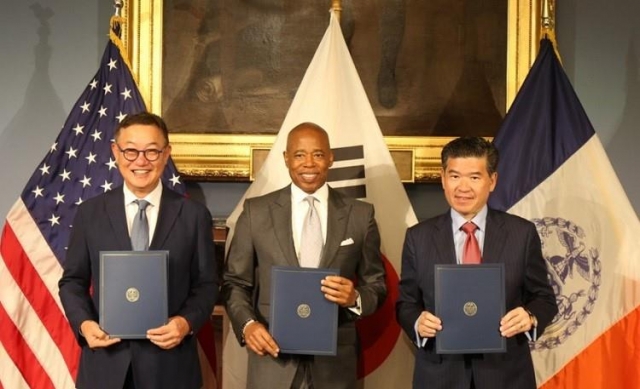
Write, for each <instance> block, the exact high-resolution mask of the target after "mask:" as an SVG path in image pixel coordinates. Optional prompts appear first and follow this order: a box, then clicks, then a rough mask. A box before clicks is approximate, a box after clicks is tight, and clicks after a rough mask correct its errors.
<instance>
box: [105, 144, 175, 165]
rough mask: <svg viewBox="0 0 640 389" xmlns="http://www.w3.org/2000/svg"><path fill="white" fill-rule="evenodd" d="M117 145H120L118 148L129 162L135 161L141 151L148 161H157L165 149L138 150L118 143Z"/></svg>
mask: <svg viewBox="0 0 640 389" xmlns="http://www.w3.org/2000/svg"><path fill="white" fill-rule="evenodd" d="M116 146H118V150H120V152H121V153H122V155H123V156H124V159H126V160H127V161H129V162H133V161H135V160H136V159H138V156H140V153H142V155H144V157H145V158H146V159H147V161H149V162H154V161H157V160H158V158H160V154H162V152H163V151H164V148H163V149H162V150H158V149H146V150H138V149H122V148H121V147H120V146H119V145H118V144H116Z"/></svg>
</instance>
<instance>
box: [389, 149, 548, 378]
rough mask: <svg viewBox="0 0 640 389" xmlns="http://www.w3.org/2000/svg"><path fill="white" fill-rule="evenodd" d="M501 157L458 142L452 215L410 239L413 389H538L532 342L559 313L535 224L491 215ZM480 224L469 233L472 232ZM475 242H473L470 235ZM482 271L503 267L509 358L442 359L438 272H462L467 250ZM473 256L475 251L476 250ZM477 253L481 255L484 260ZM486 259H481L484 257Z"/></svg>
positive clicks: (452, 152) (402, 303)
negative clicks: (485, 266)
mask: <svg viewBox="0 0 640 389" xmlns="http://www.w3.org/2000/svg"><path fill="white" fill-rule="evenodd" d="M497 165H498V151H497V149H496V148H495V146H494V145H493V144H492V143H491V142H489V141H487V140H485V139H483V138H480V137H463V138H458V139H455V140H453V141H451V142H450V143H449V144H447V145H446V146H445V147H444V148H443V150H442V169H441V175H442V187H443V188H444V194H445V197H446V199H447V202H448V203H449V205H450V206H451V209H450V211H449V212H447V213H445V214H443V215H440V216H436V217H434V218H432V219H428V220H425V221H423V222H421V223H419V224H417V225H415V226H413V227H411V228H409V230H408V231H407V234H406V238H405V243H404V249H403V253H402V271H401V277H400V295H399V298H398V301H397V303H396V314H397V318H398V322H399V323H400V325H401V326H402V328H403V329H404V331H405V332H406V334H407V335H408V336H409V338H410V339H411V340H412V342H413V343H414V344H415V345H416V346H417V348H418V350H417V352H416V356H415V366H414V375H413V387H414V388H426V387H429V388H435V389H438V388H441V389H468V388H478V389H501V388H504V389H513V388H518V389H527V388H531V389H533V388H535V387H536V381H535V375H534V370H533V363H532V359H531V353H530V351H529V344H528V340H529V339H528V338H535V336H536V335H539V334H541V333H542V332H543V331H544V329H545V327H546V326H547V324H548V323H550V322H551V320H552V319H553V317H554V316H555V315H556V313H557V312H558V308H557V305H556V301H555V296H554V294H553V290H552V289H551V287H550V286H549V282H548V280H547V268H546V264H545V261H544V258H543V256H542V250H541V243H540V238H539V236H538V233H537V231H536V228H535V226H534V225H533V223H531V222H529V221H527V220H525V219H522V218H520V217H517V216H514V215H510V214H507V213H504V212H499V211H496V210H493V209H489V208H488V207H487V200H488V198H489V194H490V193H491V192H492V191H493V189H494V188H495V185H496V182H497V178H498V177H497V173H496V169H497ZM468 222H471V223H473V224H474V226H473V229H475V232H470V233H469V235H468V236H467V233H466V232H464V230H463V229H466V227H465V224H467V223H468ZM471 234H473V236H472V235H471ZM471 241H473V242H477V243H478V245H479V247H478V246H476V247H478V248H479V249H480V251H481V259H480V258H479V257H477V259H478V260H481V261H482V262H483V263H504V266H505V299H506V310H507V313H506V315H505V316H504V317H503V318H502V319H501V320H500V323H496V330H497V329H498V327H499V329H500V332H501V334H502V336H504V337H506V338H508V339H507V352H506V353H497V354H457V355H453V354H436V353H435V343H436V342H438V331H440V330H442V328H443V327H444V326H446V325H447V323H442V321H441V320H440V318H438V317H436V316H435V315H434V314H433V312H434V311H435V306H434V265H436V264H456V263H457V264H462V263H466V262H467V260H468V259H471V257H472V256H473V255H472V254H468V255H466V256H468V257H469V258H468V259H467V260H465V258H464V257H465V253H467V250H465V245H466V244H467V242H469V244H471ZM469 251H473V250H471V249H470V250H469ZM477 251H478V250H476V252H477ZM478 254H480V253H478Z"/></svg>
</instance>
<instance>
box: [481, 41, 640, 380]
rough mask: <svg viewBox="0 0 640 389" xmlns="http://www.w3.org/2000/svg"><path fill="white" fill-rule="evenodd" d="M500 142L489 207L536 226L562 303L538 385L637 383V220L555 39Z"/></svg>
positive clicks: (548, 335) (545, 341)
mask: <svg viewBox="0 0 640 389" xmlns="http://www.w3.org/2000/svg"><path fill="white" fill-rule="evenodd" d="M494 141H495V144H496V146H497V147H498V149H499V151H500V157H501V161H500V165H499V166H500V167H499V169H498V185H497V188H496V190H495V192H494V193H493V194H492V195H491V198H490V200H489V203H490V205H491V206H493V207H495V208H498V209H502V210H507V211H509V212H511V213H514V214H517V215H520V216H522V217H524V218H527V219H529V220H531V221H532V222H533V223H535V224H536V226H537V227H538V233H539V234H540V238H541V239H542V250H543V254H544V256H545V259H546V261H547V266H548V269H549V280H550V283H551V285H552V286H553V289H554V291H555V293H556V301H557V302H558V307H559V309H560V312H559V314H558V315H557V316H556V317H555V319H554V320H553V322H552V323H551V324H550V325H549V327H547V329H546V331H545V332H544V334H543V335H542V337H541V338H539V339H538V341H537V342H536V343H535V344H533V346H532V348H531V349H532V350H531V351H532V355H533V359H534V364H535V369H536V380H537V383H538V386H539V387H541V388H545V389H555V388H558V389H559V388H563V389H583V388H590V389H597V388H638V387H640V369H639V368H638V367H639V366H640V353H639V352H638V345H640V249H639V248H640V247H639V246H638V237H640V222H639V221H638V217H637V215H636V213H635V212H634V210H633V208H632V207H631V204H630V203H629V200H628V198H627V196H626V194H625V192H624V189H623V188H622V186H621V185H620V182H619V181H618V178H617V177H616V174H615V172H614V170H613V168H612V166H611V163H610V162H609V159H608V158H607V155H606V153H605V151H604V148H603V147H602V144H601V143H600V139H599V138H598V135H597V134H596V133H595V131H594V129H593V127H592V125H591V123H590V122H589V119H588V117H587V115H586V112H585V111H584V109H583V107H582V105H581V104H580V101H579V99H578V96H577V95H576V93H575V92H574V90H573V88H572V86H571V83H570V82H569V79H568V78H567V75H566V74H565V72H564V70H563V69H562V65H561V64H560V61H559V60H558V57H557V56H556V53H555V52H554V49H553V44H552V43H551V41H549V40H548V39H543V40H542V42H541V47H540V52H539V54H538V57H537V59H536V61H535V63H534V65H533V67H532V68H531V70H530V72H529V75H528V76H527V78H526V80H525V82H524V84H523V86H522V88H521V90H520V92H519V93H518V95H517V96H516V99H515V101H514V103H513V105H512V106H511V108H510V110H509V113H508V114H507V116H506V118H505V120H504V122H503V125H502V127H501V128H500V130H499V131H498V133H497V136H496V138H495V140H494Z"/></svg>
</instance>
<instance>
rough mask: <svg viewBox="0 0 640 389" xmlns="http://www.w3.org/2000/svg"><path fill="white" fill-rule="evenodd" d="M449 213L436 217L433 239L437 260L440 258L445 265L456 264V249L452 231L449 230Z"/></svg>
mask: <svg viewBox="0 0 640 389" xmlns="http://www.w3.org/2000/svg"><path fill="white" fill-rule="evenodd" d="M451 223H452V221H451V213H450V212H447V213H444V214H442V215H440V216H439V217H438V220H437V222H436V233H435V234H434V236H433V237H432V239H434V241H435V242H434V243H435V247H436V250H438V258H442V259H443V260H444V261H443V263H445V264H456V263H457V261H456V248H455V245H454V243H453V231H452V230H451V228H452V227H451Z"/></svg>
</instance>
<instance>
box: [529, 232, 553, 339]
mask: <svg viewBox="0 0 640 389" xmlns="http://www.w3.org/2000/svg"><path fill="white" fill-rule="evenodd" d="M527 234H528V235H527V249H526V255H527V258H526V264H525V266H526V267H525V295H524V302H525V309H527V310H528V311H530V312H531V313H533V314H534V315H535V316H536V318H537V319H538V328H537V330H538V336H540V335H541V334H542V333H543V332H544V329H545V328H546V327H547V325H548V324H549V323H550V322H551V320H553V318H554V316H555V315H556V314H557V313H558V305H557V304H556V297H555V294H554V293H553V289H552V288H551V286H550V285H549V279H548V270H547V265H546V262H545V260H544V257H543V256H542V248H541V246H542V245H541V242H540V236H539V235H538V232H537V231H536V228H535V225H533V224H530V228H529V230H528V231H527Z"/></svg>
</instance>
